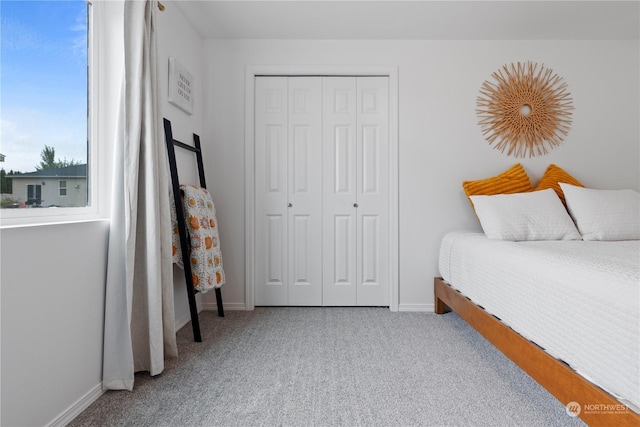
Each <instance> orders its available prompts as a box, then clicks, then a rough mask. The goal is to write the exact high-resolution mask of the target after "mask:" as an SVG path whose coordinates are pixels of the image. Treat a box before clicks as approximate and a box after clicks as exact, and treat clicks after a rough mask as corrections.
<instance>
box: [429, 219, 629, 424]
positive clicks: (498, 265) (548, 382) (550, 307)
mask: <svg viewBox="0 0 640 427" xmlns="http://www.w3.org/2000/svg"><path fill="white" fill-rule="evenodd" d="M439 270H440V275H441V276H442V277H436V278H435V279H434V289H435V311H436V313H439V314H442V313H444V312H445V310H446V307H449V308H450V309H451V310H453V311H455V312H456V313H458V315H460V317H462V318H463V319H464V320H466V321H467V322H468V323H469V324H470V325H471V326H472V327H474V328H475V329H476V330H478V332H480V333H481V334H482V335H483V336H484V337H485V338H486V339H488V340H489V341H490V342H492V343H493V344H494V345H495V346H496V347H497V348H498V349H499V350H501V351H502V352H503V353H504V354H505V355H506V356H507V357H509V358H510V359H512V360H513V361H514V362H515V363H516V364H518V365H519V366H520V367H521V368H522V369H523V370H524V371H525V372H527V373H528V374H529V375H531V376H532V377H533V378H534V379H535V380H536V381H538V382H539V383H540V384H541V385H542V386H543V387H545V388H546V389H547V390H548V391H549V392H550V393H552V394H553V395H554V396H555V397H556V398H558V400H560V401H561V402H562V403H563V404H565V405H567V411H568V414H569V413H570V414H571V415H578V416H580V418H581V419H582V420H583V421H585V422H586V423H587V424H589V425H616V426H625V425H628V426H638V425H640V415H639V411H640V409H639V408H640V313H639V307H640V240H625V241H585V240H581V239H580V240H578V239H575V240H532V241H506V240H496V239H489V238H487V236H486V235H485V233H482V232H464V231H457V232H451V233H449V234H447V235H446V236H445V237H444V238H443V240H442V243H441V248H440V258H439Z"/></svg>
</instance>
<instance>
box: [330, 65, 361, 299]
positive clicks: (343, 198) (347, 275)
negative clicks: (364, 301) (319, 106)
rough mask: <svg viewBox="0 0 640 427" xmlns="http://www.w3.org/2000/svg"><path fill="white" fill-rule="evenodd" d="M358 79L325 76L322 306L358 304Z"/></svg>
mask: <svg viewBox="0 0 640 427" xmlns="http://www.w3.org/2000/svg"><path fill="white" fill-rule="evenodd" d="M356 88H357V86H356V78H355V77H324V78H323V114H322V119H323V144H322V147H323V162H324V175H323V180H324V190H323V195H324V197H323V201H322V203H323V223H324V228H323V230H324V232H323V234H324V238H323V240H324V242H323V243H324V246H323V255H324V256H323V258H324V261H323V267H324V268H323V271H324V274H323V305H329V306H330V305H356V303H357V283H358V282H357V273H356V271H357V270H356V246H357V239H356V226H357V225H356V222H357V201H358V195H357V186H356V180H357V171H356V167H357V164H356V155H357V151H356V150H357V144H356V135H357V129H356V119H357V108H356V99H357V96H356Z"/></svg>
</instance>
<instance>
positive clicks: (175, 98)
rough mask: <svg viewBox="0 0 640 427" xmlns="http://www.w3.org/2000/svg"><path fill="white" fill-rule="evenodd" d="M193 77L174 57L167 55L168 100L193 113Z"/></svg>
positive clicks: (188, 112)
mask: <svg viewBox="0 0 640 427" xmlns="http://www.w3.org/2000/svg"><path fill="white" fill-rule="evenodd" d="M193 94H194V91H193V77H192V76H191V74H190V73H189V72H188V71H187V69H186V68H184V66H183V65H182V64H180V62H178V60H177V59H176V58H174V57H169V102H170V103H172V104H173V105H175V106H176V107H178V108H180V109H181V110H182V111H184V112H185V113H187V114H193Z"/></svg>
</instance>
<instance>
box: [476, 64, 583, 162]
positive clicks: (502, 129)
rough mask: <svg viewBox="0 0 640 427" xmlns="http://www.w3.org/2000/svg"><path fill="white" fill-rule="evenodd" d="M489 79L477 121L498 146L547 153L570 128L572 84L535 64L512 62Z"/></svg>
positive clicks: (526, 152) (529, 153)
mask: <svg viewBox="0 0 640 427" xmlns="http://www.w3.org/2000/svg"><path fill="white" fill-rule="evenodd" d="M491 76H492V77H493V79H494V81H485V82H484V83H483V84H482V87H481V88H480V95H479V96H478V98H477V102H476V105H477V107H478V108H477V110H476V113H477V115H478V118H479V122H478V124H479V125H480V127H481V128H482V133H483V135H484V136H485V139H486V140H487V141H488V142H489V144H490V145H492V146H493V147H494V148H497V149H499V150H500V151H502V152H503V153H504V152H505V150H506V154H507V155H513V156H515V157H526V156H528V157H532V156H537V155H543V154H546V153H547V152H548V151H549V150H550V149H552V148H554V147H556V146H558V145H560V143H561V142H562V141H563V140H564V137H565V136H567V134H568V133H569V129H570V127H571V110H573V101H572V99H571V94H570V93H569V92H567V84H566V83H565V82H564V80H563V79H562V78H561V77H559V76H558V75H557V74H554V72H553V70H551V69H550V68H545V66H544V65H538V64H536V63H533V62H530V61H529V62H527V63H520V62H518V63H517V64H513V63H512V64H507V65H504V66H503V67H502V69H500V70H498V71H496V72H494V73H493V74H492V75H491Z"/></svg>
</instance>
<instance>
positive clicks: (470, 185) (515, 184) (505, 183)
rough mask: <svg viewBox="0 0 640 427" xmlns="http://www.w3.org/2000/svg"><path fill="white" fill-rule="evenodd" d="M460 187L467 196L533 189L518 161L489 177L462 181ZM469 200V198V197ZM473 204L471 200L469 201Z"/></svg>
mask: <svg viewBox="0 0 640 427" xmlns="http://www.w3.org/2000/svg"><path fill="white" fill-rule="evenodd" d="M462 188H464V192H465V193H466V195H467V197H469V196H492V195H494V194H513V193H526V192H528V191H532V190H533V186H532V185H531V181H529V176H528V175H527V172H526V171H525V170H524V168H523V167H522V165H521V164H520V163H516V164H515V165H513V166H511V167H510V168H509V169H507V170H506V171H504V172H502V173H500V174H498V175H496V176H492V177H490V178H485V179H479V180H475V181H463V182H462ZM469 201H470V202H471V199H469ZM471 206H473V202H472V203H471Z"/></svg>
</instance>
